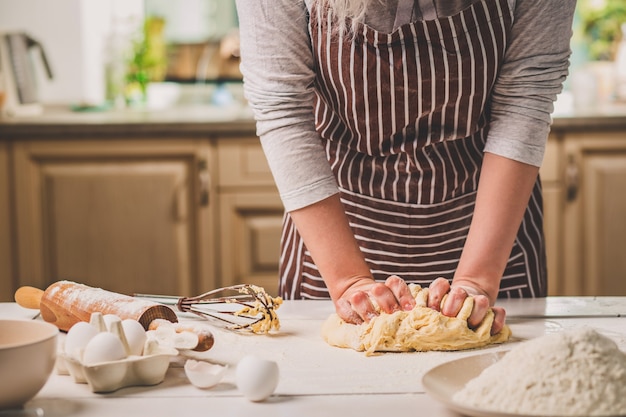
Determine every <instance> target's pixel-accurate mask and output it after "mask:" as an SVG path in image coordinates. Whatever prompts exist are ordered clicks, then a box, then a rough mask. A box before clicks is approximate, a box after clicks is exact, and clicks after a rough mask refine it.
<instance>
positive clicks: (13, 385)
mask: <svg viewBox="0 0 626 417" xmlns="http://www.w3.org/2000/svg"><path fill="white" fill-rule="evenodd" d="M58 334H59V329H58V328H57V327H56V326H54V325H52V324H50V323H46V322H44V321H39V320H4V319H2V320H0V410H4V409H12V408H20V407H21V406H23V405H24V403H26V402H27V401H28V400H30V399H31V398H33V397H34V396H35V395H36V394H37V393H38V392H39V390H40V389H41V388H42V387H43V386H44V384H45V383H46V381H47V380H48V378H49V377H50V374H51V373H52V369H53V368H54V362H55V360H56V352H57V337H58Z"/></svg>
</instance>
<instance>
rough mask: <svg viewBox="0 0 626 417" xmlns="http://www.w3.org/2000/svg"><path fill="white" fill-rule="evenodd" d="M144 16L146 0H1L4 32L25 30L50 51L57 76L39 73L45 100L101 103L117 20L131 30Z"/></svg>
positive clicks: (1, 20) (1, 24) (65, 102)
mask: <svg viewBox="0 0 626 417" xmlns="http://www.w3.org/2000/svg"><path fill="white" fill-rule="evenodd" d="M142 19H143V0H0V31H10V30H17V31H25V32H27V33H28V34H30V35H31V36H32V37H33V38H35V39H37V40H38V41H40V42H41V43H42V44H43V46H44V48H45V50H46V55H47V58H48V61H49V62H50V66H51V67H52V72H53V75H54V79H53V80H52V81H47V80H46V79H45V78H44V77H43V72H42V73H41V75H40V76H39V78H40V82H39V95H40V100H41V102H43V103H61V104H79V103H80V104H100V103H101V102H102V101H103V100H104V93H105V83H104V62H105V59H106V56H105V42H106V39H107V37H108V36H109V34H110V32H111V30H112V27H113V22H125V23H128V26H126V27H125V30H128V31H132V30H135V29H136V28H138V27H139V25H140V24H141V21H142Z"/></svg>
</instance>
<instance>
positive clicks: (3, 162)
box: [0, 142, 13, 301]
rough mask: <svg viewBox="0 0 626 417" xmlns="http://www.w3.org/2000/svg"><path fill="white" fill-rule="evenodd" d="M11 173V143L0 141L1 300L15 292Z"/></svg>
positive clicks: (7, 298)
mask: <svg viewBox="0 0 626 417" xmlns="http://www.w3.org/2000/svg"><path fill="white" fill-rule="evenodd" d="M9 174H10V171H9V145H8V143H3V142H0V301H2V300H4V301H11V300H12V294H13V260H12V257H11V254H12V251H11V226H10V225H11V223H10V222H11V220H10V210H11V205H10V202H11V199H10V198H9V195H10V194H9V186H10V185H9V184H10V183H9Z"/></svg>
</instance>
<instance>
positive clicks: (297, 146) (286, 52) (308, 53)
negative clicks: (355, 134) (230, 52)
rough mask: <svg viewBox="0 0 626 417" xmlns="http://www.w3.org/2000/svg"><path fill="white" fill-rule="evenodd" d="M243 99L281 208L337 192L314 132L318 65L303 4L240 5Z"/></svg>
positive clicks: (252, 1) (250, 0)
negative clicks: (278, 195) (244, 98)
mask: <svg viewBox="0 0 626 417" xmlns="http://www.w3.org/2000/svg"><path fill="white" fill-rule="evenodd" d="M236 4H237V12H238V15H239V27H240V37H241V72H242V74H243V77H244V93H245V96H246V99H247V100H248V102H249V104H250V106H251V108H252V110H253V112H254V116H255V119H256V122H257V135H258V136H259V138H260V140H261V145H262V146H263V150H264V152H265V155H266V158H267V161H268V164H269V166H270V169H271V171H272V175H273V176H274V180H275V182H276V186H277V188H278V190H279V193H280V196H281V199H282V201H283V205H284V206H285V209H286V210H287V211H292V210H296V209H298V208H302V207H305V206H307V205H310V204H313V203H315V202H317V201H320V200H322V199H324V198H326V197H328V196H330V195H332V194H335V193H337V192H338V187H337V183H336V180H335V178H334V176H333V174H332V171H331V169H330V164H329V163H328V160H327V159H326V151H325V150H324V147H323V145H322V142H321V139H320V136H319V134H318V133H317V132H316V131H315V119H314V117H315V113H314V108H313V106H314V100H315V92H314V81H315V72H314V65H315V64H314V60H313V54H312V48H311V40H310V37H309V31H308V12H307V7H306V4H305V3H304V0H296V1H294V0H237V2H236Z"/></svg>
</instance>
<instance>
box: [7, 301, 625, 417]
mask: <svg viewBox="0 0 626 417" xmlns="http://www.w3.org/2000/svg"><path fill="white" fill-rule="evenodd" d="M498 304H499V305H501V306H503V307H505V308H506V309H507V311H508V313H509V316H508V324H509V325H510V326H511V329H512V331H513V335H514V339H513V341H511V342H508V343H506V344H503V345H499V346H492V347H488V348H486V349H480V350H472V351H464V352H425V353H393V354H383V355H377V356H370V357H367V356H365V355H364V354H363V353H359V352H354V351H352V350H346V349H338V348H335V347H331V346H328V345H327V344H326V343H325V342H324V341H323V340H322V339H321V337H320V335H319V331H320V326H321V323H322V322H323V320H325V319H326V317H328V315H329V314H330V313H331V312H332V311H333V309H332V305H331V303H330V302H329V301H286V302H285V303H284V304H283V305H282V306H281V308H280V309H279V310H278V312H279V316H280V319H281V324H282V326H281V330H280V332H279V333H278V334H276V335H273V336H259V335H241V334H236V333H232V332H225V331H218V330H216V331H215V338H216V343H215V346H214V347H213V348H212V349H211V350H209V351H208V352H204V353H202V354H197V357H198V358H201V359H206V360H210V361H213V362H216V363H221V364H228V365H229V370H228V371H227V374H226V377H225V378H224V380H223V381H222V383H220V384H219V385H218V386H217V387H214V388H213V389H209V390H201V389H198V388H195V387H193V386H192V385H191V384H189V382H188V381H187V379H186V377H185V375H184V371H183V369H182V363H183V362H182V360H180V361H178V362H175V363H173V364H172V366H171V367H170V369H169V370H168V373H167V375H166V378H165V380H164V381H163V382H162V383H161V384H159V385H156V386H151V387H129V388H123V389H121V390H119V391H116V392H114V393H109V394H94V393H92V392H91V391H90V389H89V387H88V386H87V385H84V384H75V383H74V382H73V380H72V379H71V377H69V376H64V375H57V374H53V375H52V376H51V377H50V379H49V380H48V383H47V384H46V385H45V386H44V388H43V389H42V390H41V391H40V392H39V393H38V394H37V396H36V397H35V398H34V399H33V400H31V401H30V402H28V403H27V404H26V406H25V412H27V413H24V414H22V415H33V416H34V415H37V412H39V413H40V415H41V414H42V413H43V415H44V416H46V417H52V416H55V417H56V416H59V417H61V416H64V417H70V416H89V417H100V416H107V417H108V416H149V417H159V416H163V417H166V416H167V417H183V416H202V415H207V416H245V417H266V416H267V417H269V416H272V417H277V416H296V417H305V416H333V415H355V416H356V415H358V416H359V417H369V416H372V417H373V416H376V417H380V416H390V417H391V416H393V417H401V416H418V415H420V416H458V414H456V413H454V412H452V411H450V410H448V409H447V408H446V407H445V406H444V405H443V404H441V403H439V402H437V401H436V400H435V399H434V398H432V397H430V396H429V395H428V394H426V393H425V391H424V389H423V387H422V384H421V378H422V376H423V375H424V374H425V373H426V372H427V371H428V370H430V369H431V368H433V367H434V366H436V365H439V364H441V363H444V362H447V361H450V360H453V359H458V358H460V357H465V356H469V355H476V354H482V353H485V352H487V351H497V350H507V349H510V348H511V347H512V346H513V345H514V344H515V343H519V342H520V341H522V340H526V339H530V338H534V337H538V336H541V335H543V334H546V333H550V332H558V331H562V330H565V329H570V328H575V327H579V326H590V327H592V328H594V329H596V330H597V331H599V332H600V333H602V334H604V335H606V336H608V337H610V338H612V339H613V340H615V341H616V342H617V343H618V345H619V346H620V348H621V349H622V350H626V297H603V298H591V297H579V298H576V297H568V298H565V297H549V298H547V299H537V300H510V301H501V302H499V303H498ZM546 315H547V316H548V317H546ZM32 317H33V311H32V310H25V309H22V308H21V307H19V306H17V305H15V304H13V303H0V318H32ZM248 354H256V355H258V356H260V357H263V358H267V359H272V360H275V361H277V362H278V364H279V368H280V375H281V378H280V382H279V385H278V387H277V389H276V392H275V394H274V395H273V396H272V397H270V398H269V399H268V400H266V401H264V402H261V403H252V402H249V401H248V400H246V399H245V398H244V397H243V396H242V395H241V394H240V393H239V392H238V390H237V388H236V385H235V379H234V370H235V367H236V364H237V362H238V360H239V359H241V358H242V357H243V356H245V355H248ZM5 415H6V414H2V413H0V417H4V416H5Z"/></svg>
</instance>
